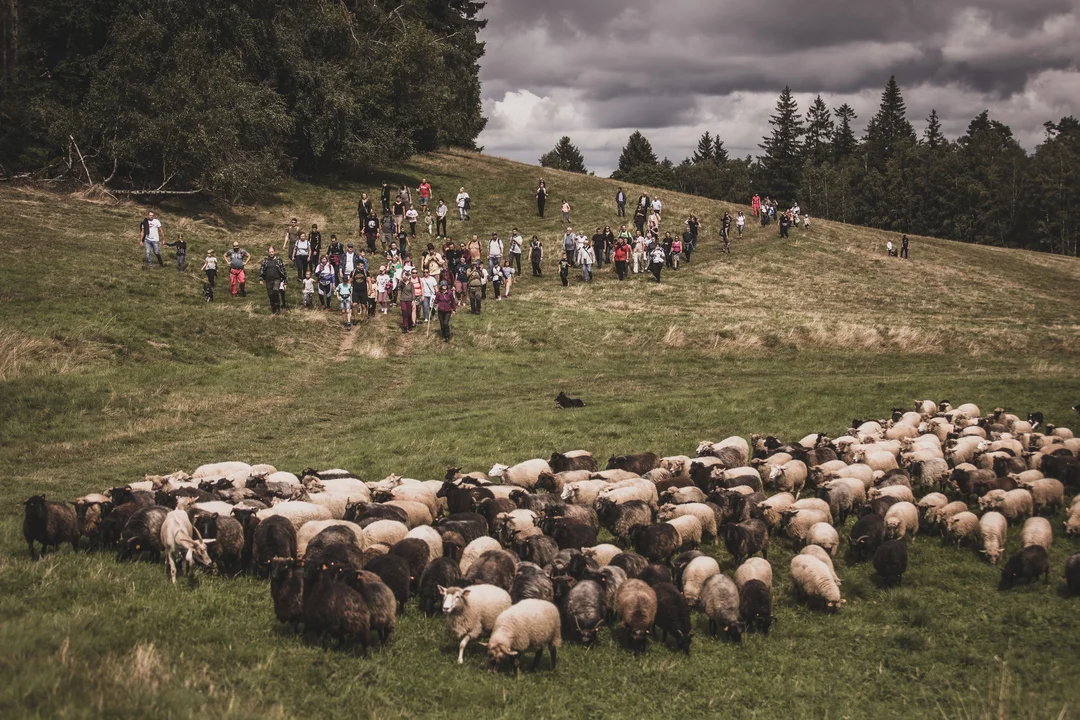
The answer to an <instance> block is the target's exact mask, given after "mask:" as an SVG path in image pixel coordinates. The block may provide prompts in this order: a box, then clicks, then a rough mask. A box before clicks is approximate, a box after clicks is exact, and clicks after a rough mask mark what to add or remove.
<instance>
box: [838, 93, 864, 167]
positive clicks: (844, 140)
mask: <svg viewBox="0 0 1080 720" xmlns="http://www.w3.org/2000/svg"><path fill="white" fill-rule="evenodd" d="M833 115H835V116H836V119H837V123H836V130H835V131H834V132H833V153H834V154H835V157H836V159H837V160H843V159H844V158H847V157H851V156H852V155H854V154H855V148H856V147H858V145H859V143H858V141H857V140H856V139H855V131H854V130H853V129H852V127H851V122H852V121H853V120H855V119H857V118H858V117H859V116H858V115H856V114H855V110H854V109H853V108H852V107H851V106H850V105H848V104H847V103H844V104H843V105H841V106H840V107H838V108H836V109H835V110H833Z"/></svg>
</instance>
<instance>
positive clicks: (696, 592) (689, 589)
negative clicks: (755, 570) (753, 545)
mask: <svg viewBox="0 0 1080 720" xmlns="http://www.w3.org/2000/svg"><path fill="white" fill-rule="evenodd" d="M757 559H758V560H761V558H757ZM763 562H765V563H766V564H768V561H763ZM719 574H720V563H718V562H716V559H715V558H711V557H708V556H707V555H706V556H704V557H698V558H694V559H693V560H691V561H690V562H689V564H687V566H686V567H685V568H683V573H682V591H683V597H685V598H686V602H687V603H688V604H689V605H690V607H696V606H697V604H698V598H699V597H700V596H701V588H702V587H703V586H704V585H705V581H706V580H708V579H709V578H711V577H712V576H713V575H719Z"/></svg>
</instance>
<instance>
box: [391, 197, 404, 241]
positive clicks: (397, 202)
mask: <svg viewBox="0 0 1080 720" xmlns="http://www.w3.org/2000/svg"><path fill="white" fill-rule="evenodd" d="M393 215H394V234H395V235H396V234H398V233H399V232H401V228H403V227H405V200H404V199H402V197H401V196H400V195H398V196H397V198H395V199H394V206H393Z"/></svg>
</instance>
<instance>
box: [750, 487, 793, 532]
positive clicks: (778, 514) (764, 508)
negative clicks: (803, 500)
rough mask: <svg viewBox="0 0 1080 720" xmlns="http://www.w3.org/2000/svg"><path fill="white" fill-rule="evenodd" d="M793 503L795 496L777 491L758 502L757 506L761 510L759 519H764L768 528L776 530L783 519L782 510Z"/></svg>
mask: <svg viewBox="0 0 1080 720" xmlns="http://www.w3.org/2000/svg"><path fill="white" fill-rule="evenodd" d="M794 503H795V496H794V495H792V494H791V493H777V494H775V495H773V496H772V497H770V498H768V499H766V500H763V501H761V502H760V503H758V506H757V507H758V510H759V511H760V512H761V519H762V520H764V521H765V524H766V525H767V526H768V527H769V530H776V529H777V528H779V527H780V523H781V522H782V521H783V515H784V511H785V510H787V509H788V508H790V507H791V506H792V505H793V504H794Z"/></svg>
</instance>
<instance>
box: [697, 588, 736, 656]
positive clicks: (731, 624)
mask: <svg viewBox="0 0 1080 720" xmlns="http://www.w3.org/2000/svg"><path fill="white" fill-rule="evenodd" d="M698 604H699V605H700V606H701V608H702V610H704V612H705V616H706V617H707V618H709V634H710V635H712V636H716V635H717V634H718V633H721V632H722V633H724V635H725V637H727V639H728V640H730V641H732V642H740V641H741V640H742V633H743V629H744V627H743V622H742V619H741V617H740V614H739V588H738V587H736V585H735V583H734V582H732V580H731V578H729V577H728V576H727V575H724V574H717V575H713V576H712V577H710V578H709V579H708V580H706V581H705V585H704V586H702V588H701V596H700V598H699V599H698Z"/></svg>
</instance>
